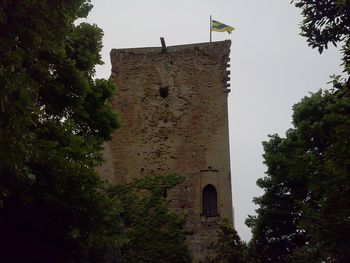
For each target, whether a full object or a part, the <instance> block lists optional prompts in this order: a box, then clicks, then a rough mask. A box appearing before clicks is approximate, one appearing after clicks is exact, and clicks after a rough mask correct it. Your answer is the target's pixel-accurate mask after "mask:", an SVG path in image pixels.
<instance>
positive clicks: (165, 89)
mask: <svg viewBox="0 0 350 263" xmlns="http://www.w3.org/2000/svg"><path fill="white" fill-rule="evenodd" d="M159 95H160V96H161V97H162V98H163V99H165V98H166V97H168V95H169V88H168V87H160V88H159Z"/></svg>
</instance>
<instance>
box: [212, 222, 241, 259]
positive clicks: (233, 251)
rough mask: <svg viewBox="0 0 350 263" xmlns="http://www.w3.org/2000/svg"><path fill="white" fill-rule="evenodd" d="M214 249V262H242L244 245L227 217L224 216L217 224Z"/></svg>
mask: <svg viewBox="0 0 350 263" xmlns="http://www.w3.org/2000/svg"><path fill="white" fill-rule="evenodd" d="M216 250H217V257H216V259H215V262H222V263H226V262H227V263H229V262H234V263H240V262H244V260H243V256H244V250H245V246H244V244H243V243H242V241H241V239H240V237H239V235H238V234H237V232H236V230H235V229H234V228H233V227H232V225H231V224H230V222H229V221H228V219H227V218H224V219H223V220H222V221H221V222H220V224H219V230H218V243H217V245H216Z"/></svg>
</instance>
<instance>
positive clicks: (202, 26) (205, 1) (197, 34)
mask: <svg viewBox="0 0 350 263" xmlns="http://www.w3.org/2000/svg"><path fill="white" fill-rule="evenodd" d="M92 4H93V5H94V8H93V10H92V11H91V13H90V15H89V17H88V21H89V22H91V23H96V24H97V25H98V26H99V27H100V28H102V29H103V31H104V34H105V35H104V38H103V45H104V48H103V53H102V55H103V61H104V62H105V65H103V66H100V67H98V68H97V77H99V78H108V77H109V76H110V70H111V64H110V59H109V52H110V50H111V49H112V48H131V47H154V46H161V44H160V40H159V37H164V38H165V42H166V45H167V46H172V45H182V44H190V43H200V42H208V41H209V15H210V14H211V15H212V16H213V19H214V20H218V21H220V22H223V23H225V24H228V25H231V26H233V27H235V28H236V30H235V31H233V33H232V34H231V35H228V34H227V33H219V32H213V41H220V40H225V39H231V40H232V46H231V93H230V94H229V121H230V148H231V175H232V184H233V185H232V190H233V204H234V211H235V227H236V229H237V231H238V233H239V235H240V236H241V238H242V239H243V240H246V241H248V240H249V239H250V237H251V233H250V229H249V228H247V227H246V226H245V224H244V221H245V219H246V217H247V216H248V214H254V210H255V209H256V207H255V206H254V204H253V202H252V198H253V197H254V196H258V195H261V194H262V191H261V190H260V189H259V188H258V187H257V186H256V183H255V182H256V180H257V179H258V178H260V177H262V176H264V172H265V170H266V168H265V166H264V165H263V163H262V162H263V159H262V153H263V149H262V145H261V142H262V141H264V140H267V135H268V134H273V133H278V134H280V135H281V136H283V135H284V134H285V131H286V130H287V129H288V128H290V127H291V116H292V106H293V104H295V103H297V102H298V101H300V99H301V98H302V97H304V96H306V95H308V93H309V92H315V91H317V90H318V89H320V88H322V89H325V88H330V86H329V85H328V84H327V82H328V81H329V75H331V74H333V73H340V72H341V67H340V66H339V64H340V55H339V52H338V50H336V49H335V48H331V49H330V50H328V51H326V52H325V53H324V54H322V55H319V54H318V52H317V51H316V50H313V49H311V48H309V47H308V46H307V43H306V39H305V38H303V37H301V36H299V28H298V25H299V23H300V22H301V20H302V18H301V16H300V12H299V10H298V9H296V8H295V7H294V6H292V5H291V4H290V0H215V1H214V0H211V1H209V0H176V1H175V0H148V1H143V0H127V1H117V0H99V1H98V0H92Z"/></svg>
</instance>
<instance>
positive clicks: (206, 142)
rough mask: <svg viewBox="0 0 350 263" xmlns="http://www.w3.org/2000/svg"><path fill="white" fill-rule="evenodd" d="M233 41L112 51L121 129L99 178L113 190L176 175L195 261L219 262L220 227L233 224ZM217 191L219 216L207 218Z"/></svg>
mask: <svg viewBox="0 0 350 263" xmlns="http://www.w3.org/2000/svg"><path fill="white" fill-rule="evenodd" d="M230 45H231V42H230V41H223V42H212V43H200V44H192V45H182V46H173V47H168V48H167V49H166V50H163V49H162V48H135V49H113V50H112V51H111V62H112V78H113V80H114V81H115V83H116V85H117V95H116V96H115V97H114V98H113V101H112V104H113V107H114V108H115V110H116V111H117V113H118V115H119V118H120V120H121V123H122V127H121V128H120V129H118V130H117V132H116V133H115V134H114V135H113V138H112V140H111V141H110V142H109V143H108V144H106V145H105V158H106V160H107V162H106V164H104V165H103V166H102V167H100V168H99V172H100V174H101V175H102V176H103V177H104V178H106V179H109V180H111V181H112V182H122V181H128V180H130V179H132V178H134V177H143V176H148V175H165V174H169V173H176V174H178V175H181V176H184V177H185V181H184V182H183V183H182V184H181V185H179V186H177V187H175V188H174V189H173V190H171V191H170V192H169V193H168V198H169V200H171V202H170V206H171V208H173V209H176V210H177V211H178V212H181V213H184V214H185V215H186V216H187V220H186V227H187V229H188V230H189V232H190V233H191V234H190V235H189V236H188V239H187V241H188V244H189V246H190V248H191V250H192V253H193V256H194V261H195V262H199V261H204V260H205V258H213V257H214V255H215V251H214V244H215V242H216V237H215V236H216V231H217V222H218V220H219V218H220V217H228V218H229V219H230V220H231V222H232V197H231V180H230V161H229V160H230V156H229V137H228V116H227V95H228V91H229V90H227V80H228V79H229V78H228V74H229V71H227V67H228V61H229V53H230ZM208 184H210V185H212V186H214V187H215V189H216V191H217V210H218V211H217V212H218V215H217V216H206V215H204V213H203V212H204V211H202V205H203V204H202V202H203V189H204V187H205V186H206V185H208Z"/></svg>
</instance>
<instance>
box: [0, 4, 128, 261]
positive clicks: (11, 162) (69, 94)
mask: <svg viewBox="0 0 350 263" xmlns="http://www.w3.org/2000/svg"><path fill="white" fill-rule="evenodd" d="M90 9H91V5H90V4H89V1H85V0H69V1H63V0H58V1H45V0H44V1H38V0H34V1H33V0H31V1H27V0H25V1H22V0H9V1H2V3H1V6H0V53H1V56H0V226H1V233H2V235H1V238H0V242H1V247H2V251H3V252H4V253H3V254H2V259H3V260H5V259H6V258H9V261H16V262H24V261H25V262H67V261H69V260H71V261H73V262H96V261H101V260H104V259H105V256H106V255H107V254H108V253H117V252H118V249H119V247H120V246H121V245H120V243H122V236H121V234H120V233H121V221H120V219H118V213H119V212H118V204H116V203H115V201H113V200H112V199H110V198H109V197H108V196H107V195H106V194H104V191H103V184H102V182H101V181H100V179H99V177H98V175H97V173H96V172H95V170H94V167H95V166H96V165H98V164H99V163H101V161H102V158H101V153H100V150H101V144H102V142H103V141H105V140H108V139H109V138H110V135H111V132H112V131H113V130H114V129H115V128H117V127H118V123H117V119H116V116H115V114H114V113H113V112H112V110H111V108H110V106H109V103H108V99H109V98H110V97H111V96H112V94H113V93H114V85H113V84H112V83H111V82H110V81H108V80H103V79H100V80H94V79H93V76H94V72H95V71H94V67H95V65H96V64H101V63H102V61H101V57H100V54H99V52H100V50H101V47H102V43H101V39H102V30H101V29H99V28H98V27H97V26H95V25H89V24H87V23H81V24H79V25H75V24H74V23H75V22H74V21H75V20H76V19H77V18H83V17H85V16H86V15H87V14H88V12H89V10H90ZM18 251H21V253H18ZM112 251H115V252H112ZM5 261H6V260H5Z"/></svg>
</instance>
